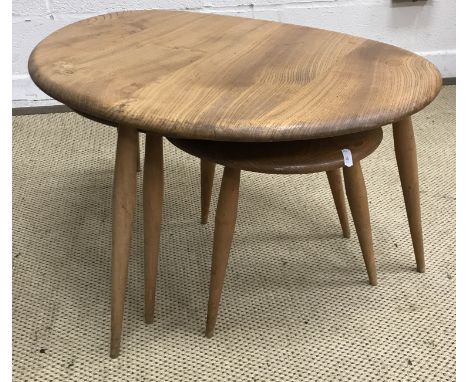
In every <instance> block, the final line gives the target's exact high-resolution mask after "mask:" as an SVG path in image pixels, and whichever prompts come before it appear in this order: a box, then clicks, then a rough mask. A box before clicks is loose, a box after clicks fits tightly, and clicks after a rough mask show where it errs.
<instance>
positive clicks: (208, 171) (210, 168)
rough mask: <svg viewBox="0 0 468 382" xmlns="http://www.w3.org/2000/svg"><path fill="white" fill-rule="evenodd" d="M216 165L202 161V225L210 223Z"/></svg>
mask: <svg viewBox="0 0 468 382" xmlns="http://www.w3.org/2000/svg"><path fill="white" fill-rule="evenodd" d="M215 167H216V164H215V163H213V162H210V161H208V160H206V159H200V173H201V176H200V183H201V184H200V186H201V187H200V189H201V223H202V224H206V223H207V222H208V215H209V212H210V202H211V190H212V189H213V178H214V173H215Z"/></svg>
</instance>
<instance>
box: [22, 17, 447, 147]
mask: <svg viewBox="0 0 468 382" xmlns="http://www.w3.org/2000/svg"><path fill="white" fill-rule="evenodd" d="M29 72H30V74H31V77H32V79H33V81H34V82H35V83H36V84H37V86H39V88H41V89H42V90H43V91H44V92H46V93H47V94H49V95H50V96H52V97H53V98H55V99H57V100H58V101H61V102H63V103H64V104H66V105H67V106H69V107H70V108H72V109H74V110H76V111H77V112H79V113H82V114H84V115H89V116H92V117H94V118H96V119H98V120H102V121H105V122H106V123H109V124H111V125H118V126H129V127H133V128H137V129H139V130H143V131H150V132H156V133H160V134H162V135H166V136H169V137H175V138H185V139H208V140H220V141H247V142H249V141H250V142H253V141H288V140H302V139H311V138H319V137H329V136H336V135H342V134H349V133H352V132H357V131H363V130H368V129H373V128H376V127H380V126H383V125H385V124H388V123H391V122H395V121H398V120H400V119H402V118H403V117H405V116H408V115H411V114H413V113H415V112H417V111H419V110H420V109H422V108H424V107H425V106H426V105H427V104H428V103H430V102H431V101H432V100H433V99H434V98H435V97H436V95H437V94H438V92H439V90H440V87H441V82H442V81H441V77H440V74H439V72H438V70H437V69H436V68H435V66H434V65H433V64H431V63H430V62H429V61H427V60H426V59H424V58H422V57H420V56H417V55H416V54H414V53H411V52H408V51H406V50H403V49H400V48H397V47H394V46H391V45H387V44H384V43H380V42H376V41H372V40H367V39H364V38H360V37H353V36H350V35H346V34H342V33H337V32H331V31H326V30H322V29H315V28H308V27H302V26H297V25H290V24H282V23H277V22H271V21H261V20H254V19H247V18H240V17H232V16H221V15H213V14H205V13H192V12H184V11H161V10H157V11H156V10H149V11H130V12H119V13H110V14H106V15H102V16H96V17H92V18H89V19H86V20H82V21H79V22H76V23H74V24H71V25H69V26H66V27H64V28H62V29H60V30H58V31H56V32H54V33H52V34H51V35H50V36H48V37H47V38H45V39H44V40H43V41H42V42H41V43H39V44H38V45H37V47H36V48H35V49H34V51H33V52H32V54H31V56H30V58H29Z"/></svg>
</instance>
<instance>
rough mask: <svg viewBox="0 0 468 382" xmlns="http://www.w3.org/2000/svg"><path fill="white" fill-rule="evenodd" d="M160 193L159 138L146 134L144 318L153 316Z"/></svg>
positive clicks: (161, 147)
mask: <svg viewBox="0 0 468 382" xmlns="http://www.w3.org/2000/svg"><path fill="white" fill-rule="evenodd" d="M163 194H164V162H163V142H162V137H161V136H160V135H157V134H154V133H148V134H146V153H145V168H144V173H143V219H144V247H145V322H146V323H147V324H150V323H152V322H153V319H154V299H155V291H156V276H157V272H158V257H159V240H160V239H159V238H160V233H161V216H162V204H163Z"/></svg>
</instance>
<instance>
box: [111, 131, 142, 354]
mask: <svg viewBox="0 0 468 382" xmlns="http://www.w3.org/2000/svg"><path fill="white" fill-rule="evenodd" d="M137 143H138V133H137V131H136V130H134V129H127V128H123V127H121V128H119V130H118V138H117V152H116V159H115V170H114V190H113V196H112V309H111V350H110V355H111V357H112V358H115V357H117V356H118V355H119V351H120V336H121V333H122V320H123V313H124V302H125V289H126V287H127V277H128V257H129V254H130V243H131V238H132V224H133V212H134V210H135V205H136V163H137V161H136V159H137Z"/></svg>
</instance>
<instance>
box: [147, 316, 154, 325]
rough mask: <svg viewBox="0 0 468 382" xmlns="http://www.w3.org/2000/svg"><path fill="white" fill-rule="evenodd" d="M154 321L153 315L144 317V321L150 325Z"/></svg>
mask: <svg viewBox="0 0 468 382" xmlns="http://www.w3.org/2000/svg"><path fill="white" fill-rule="evenodd" d="M153 322H154V317H153V316H151V317H145V323H146V324H148V325H150V324H152V323H153Z"/></svg>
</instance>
